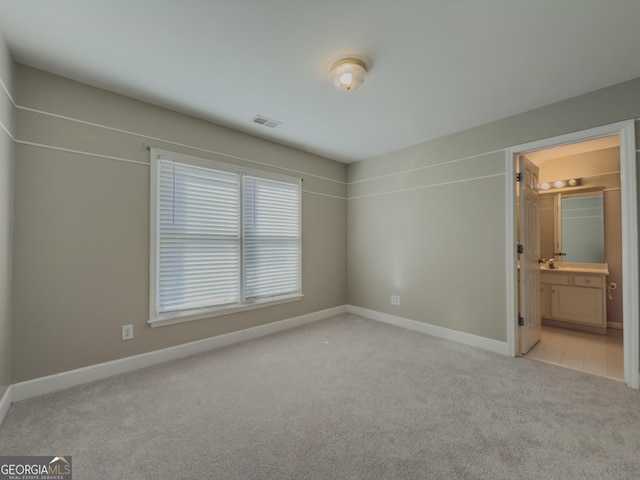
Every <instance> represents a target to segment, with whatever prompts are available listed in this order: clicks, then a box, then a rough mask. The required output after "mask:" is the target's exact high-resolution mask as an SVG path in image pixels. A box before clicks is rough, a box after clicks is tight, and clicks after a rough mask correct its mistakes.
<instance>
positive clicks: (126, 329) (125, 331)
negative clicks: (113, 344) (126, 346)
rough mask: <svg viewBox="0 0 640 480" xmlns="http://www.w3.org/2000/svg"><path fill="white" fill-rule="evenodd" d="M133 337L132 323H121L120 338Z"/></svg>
mask: <svg viewBox="0 0 640 480" xmlns="http://www.w3.org/2000/svg"><path fill="white" fill-rule="evenodd" d="M132 338H133V325H122V339H123V340H131V339H132Z"/></svg>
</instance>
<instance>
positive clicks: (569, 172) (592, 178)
mask: <svg viewBox="0 0 640 480" xmlns="http://www.w3.org/2000/svg"><path fill="white" fill-rule="evenodd" d="M572 177H582V185H583V186H585V187H603V188H604V192H603V204H604V243H605V261H606V262H607V263H608V264H609V276H608V277H607V282H614V283H616V284H617V285H618V288H617V289H616V290H615V291H613V292H611V296H612V297H613V299H609V298H608V297H607V320H608V321H609V322H616V323H621V322H622V219H621V214H622V207H621V203H620V199H621V197H620V193H621V192H620V149H619V148H608V149H605V150H599V151H596V152H588V153H583V154H581V155H572V156H569V157H563V158H556V159H553V160H548V161H546V162H544V163H543V164H542V165H540V181H541V182H551V181H553V180H564V179H567V178H572ZM546 198H547V200H546V202H545V204H544V205H543V208H544V207H545V206H547V205H546V204H547V203H548V202H549V199H550V200H551V202H550V203H551V207H552V209H551V210H550V212H551V213H550V215H549V214H548V212H549V210H548V209H545V210H541V218H540V231H541V234H542V232H543V231H545V230H546V231H548V232H550V233H548V234H547V238H549V237H550V238H551V249H550V250H547V251H546V252H544V251H543V250H542V242H541V249H540V251H541V256H543V257H545V258H549V257H550V256H551V255H553V225H554V223H555V221H554V215H553V195H546ZM543 213H547V214H546V215H545V214H543ZM545 243H548V242H545ZM549 252H551V253H549Z"/></svg>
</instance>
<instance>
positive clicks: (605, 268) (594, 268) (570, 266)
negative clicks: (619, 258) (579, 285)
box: [540, 262, 609, 275]
mask: <svg viewBox="0 0 640 480" xmlns="http://www.w3.org/2000/svg"><path fill="white" fill-rule="evenodd" d="M540 271H541V272H560V273H562V272H565V273H567V272H575V273H598V274H601V275H609V265H608V264H606V263H566V262H565V263H562V262H560V263H556V264H555V268H549V267H548V266H547V265H540Z"/></svg>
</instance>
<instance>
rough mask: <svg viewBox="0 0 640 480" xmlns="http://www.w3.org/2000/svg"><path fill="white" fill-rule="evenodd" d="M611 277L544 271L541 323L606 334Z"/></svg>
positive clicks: (594, 272) (568, 270)
mask: <svg viewBox="0 0 640 480" xmlns="http://www.w3.org/2000/svg"><path fill="white" fill-rule="evenodd" d="M605 265H606V264H605ZM608 274H609V272H608V270H605V269H597V268H594V269H587V268H582V269H579V268H575V269H571V268H559V269H541V271H540V313H541V317H542V323H543V324H545V325H553V326H557V327H565V328H573V329H576V330H584V331H588V332H593V333H607V301H606V288H607V282H606V277H607V275H608Z"/></svg>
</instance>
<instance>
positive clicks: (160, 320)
mask: <svg viewBox="0 0 640 480" xmlns="http://www.w3.org/2000/svg"><path fill="white" fill-rule="evenodd" d="M303 297H304V295H302V294H301V293H296V294H292V295H286V296H282V297H278V298H277V299H273V300H272V299H263V300H258V301H256V302H253V303H247V304H245V305H233V306H229V307H216V308H200V309H196V310H188V311H185V312H171V313H163V314H160V315H158V316H157V317H155V318H152V319H150V320H148V321H147V323H148V324H149V325H150V326H151V327H163V326H165V325H174V324H176V323H183V322H191V321H193V320H202V319H205V318H213V317H221V316H223V315H231V314H232V313H239V312H245V311H248V310H256V309H258V308H264V307H270V306H272V305H280V304H282V303H291V302H297V301H299V300H302V298H303Z"/></svg>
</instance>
